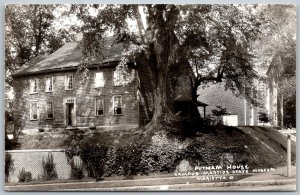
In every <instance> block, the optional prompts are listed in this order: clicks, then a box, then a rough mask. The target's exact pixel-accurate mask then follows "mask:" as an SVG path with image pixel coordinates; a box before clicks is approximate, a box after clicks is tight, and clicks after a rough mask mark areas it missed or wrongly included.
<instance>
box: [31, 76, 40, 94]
mask: <svg viewBox="0 0 300 195" xmlns="http://www.w3.org/2000/svg"><path fill="white" fill-rule="evenodd" d="M33 82H34V83H35V85H36V91H33V89H34V88H35V87H34V86H33V85H34V84H33ZM37 93H38V79H37V78H32V79H30V94H37Z"/></svg>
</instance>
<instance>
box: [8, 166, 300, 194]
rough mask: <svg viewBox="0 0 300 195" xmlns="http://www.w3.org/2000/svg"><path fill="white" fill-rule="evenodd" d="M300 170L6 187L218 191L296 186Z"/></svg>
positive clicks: (58, 189)
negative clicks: (227, 177)
mask: <svg viewBox="0 0 300 195" xmlns="http://www.w3.org/2000/svg"><path fill="white" fill-rule="evenodd" d="M295 170H296V167H293V169H292V173H293V174H292V177H291V178H287V177H286V176H284V174H285V172H286V171H285V169H284V168H278V169H276V171H274V172H267V173H260V174H254V175H252V176H249V177H247V178H244V179H241V180H239V181H231V182H210V183H203V182H201V181H199V180H197V178H196V177H195V176H187V177H166V178H164V177H161V178H144V179H134V180H110V181H105V180H104V181H101V182H95V181H90V182H73V183H51V184H32V185H31V184H27V185H14V186H5V190H7V191H156V190H170V191H172V190H173V191H176V190H187V191H188V190H193V191H197V189H202V188H206V189H207V188H218V187H232V186H270V185H293V186H294V185H295V186H296V175H295V174H296V171H295Z"/></svg>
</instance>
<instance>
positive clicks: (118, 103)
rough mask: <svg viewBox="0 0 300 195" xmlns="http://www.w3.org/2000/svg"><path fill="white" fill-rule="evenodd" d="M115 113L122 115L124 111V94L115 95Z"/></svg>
mask: <svg viewBox="0 0 300 195" xmlns="http://www.w3.org/2000/svg"><path fill="white" fill-rule="evenodd" d="M114 114H115V115H121V114H123V113H122V96H120V95H118V96H114Z"/></svg>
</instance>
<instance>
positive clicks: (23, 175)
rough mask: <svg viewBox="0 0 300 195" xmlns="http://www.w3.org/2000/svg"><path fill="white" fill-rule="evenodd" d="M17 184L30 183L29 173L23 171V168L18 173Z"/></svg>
mask: <svg viewBox="0 0 300 195" xmlns="http://www.w3.org/2000/svg"><path fill="white" fill-rule="evenodd" d="M18 178H19V182H30V181H32V176H31V172H30V171H25V169H24V168H22V170H21V171H20V173H19V177H18Z"/></svg>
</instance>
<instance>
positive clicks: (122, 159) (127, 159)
mask: <svg viewBox="0 0 300 195" xmlns="http://www.w3.org/2000/svg"><path fill="white" fill-rule="evenodd" d="M142 152H143V147H142V146H141V145H139V144H135V143H131V144H128V145H126V146H124V147H120V148H118V149H117V150H116V161H115V164H116V165H119V168H122V170H123V174H124V176H125V178H129V179H132V177H133V176H134V175H136V174H137V173H138V172H139V171H140V162H141V155H142Z"/></svg>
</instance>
